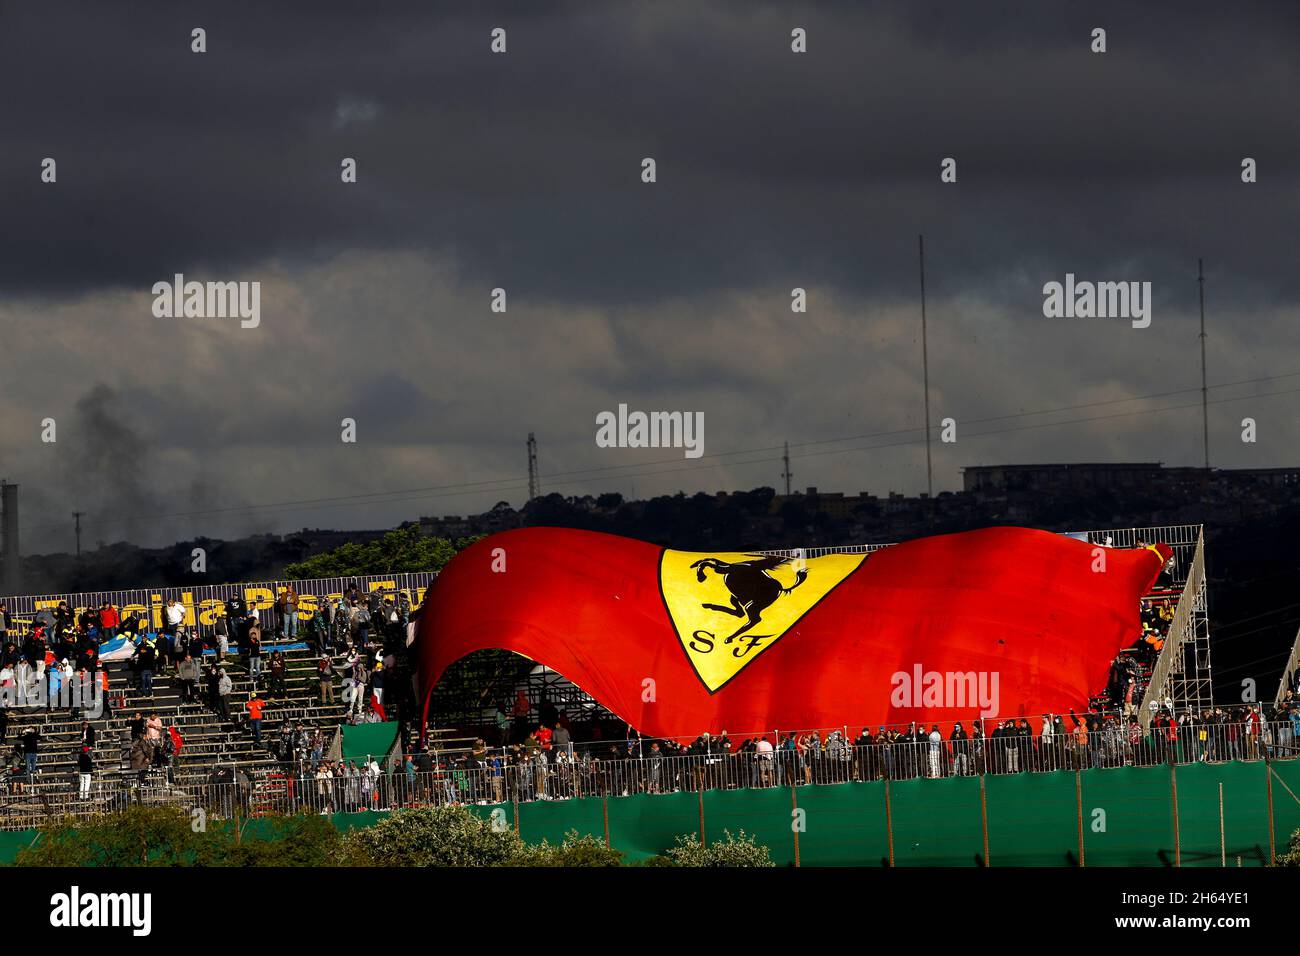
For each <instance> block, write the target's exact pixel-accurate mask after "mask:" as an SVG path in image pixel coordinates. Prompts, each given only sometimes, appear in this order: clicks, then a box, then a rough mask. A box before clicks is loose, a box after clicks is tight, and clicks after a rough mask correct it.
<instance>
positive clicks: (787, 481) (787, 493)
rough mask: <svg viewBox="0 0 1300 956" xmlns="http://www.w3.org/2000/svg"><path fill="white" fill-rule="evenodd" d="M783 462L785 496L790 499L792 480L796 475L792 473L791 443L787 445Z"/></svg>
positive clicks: (782, 475)
mask: <svg viewBox="0 0 1300 956" xmlns="http://www.w3.org/2000/svg"><path fill="white" fill-rule="evenodd" d="M781 460H782V461H783V462H785V469H784V470H783V471H782V472H781V477H782V478H784V479H785V496H786V497H787V498H789V497H790V479H791V478H793V477H794V475H793V474H791V473H790V443H789V442H786V443H785V454H784V455H782V456H781Z"/></svg>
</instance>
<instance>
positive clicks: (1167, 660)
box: [1139, 535, 1209, 727]
mask: <svg viewBox="0 0 1300 956" xmlns="http://www.w3.org/2000/svg"><path fill="white" fill-rule="evenodd" d="M1204 584H1205V538H1204V536H1203V535H1198V536H1197V538H1196V549H1195V552H1194V553H1193V556H1192V560H1191V563H1190V565H1189V566H1188V568H1187V579H1186V583H1185V584H1184V585H1183V590H1182V593H1181V594H1180V595H1179V596H1178V604H1177V606H1176V607H1175V608H1174V619H1173V620H1172V621H1171V622H1170V624H1169V630H1168V631H1166V632H1165V644H1164V647H1163V648H1162V649H1161V651H1160V656H1159V657H1158V658H1157V659H1156V663H1155V667H1153V668H1152V670H1151V679H1150V680H1149V681H1148V682H1147V686H1146V691H1145V692H1144V693H1143V694H1142V706H1141V708H1140V716H1139V719H1140V720H1141V721H1142V726H1143V727H1146V726H1147V725H1148V724H1149V723H1150V722H1151V718H1152V716H1153V715H1154V713H1155V710H1156V708H1157V706H1158V705H1159V703H1160V702H1161V701H1163V700H1164V699H1165V698H1166V697H1168V696H1170V694H1169V689H1170V688H1169V683H1170V677H1171V675H1172V674H1173V673H1175V672H1177V673H1181V672H1182V670H1183V668H1185V667H1186V659H1185V658H1186V654H1187V649H1188V647H1189V645H1190V646H1191V647H1192V648H1193V653H1195V648H1196V638H1197V624H1198V622H1197V620H1196V611H1197V610H1203V609H1204V607H1203V604H1202V598H1203V594H1202V592H1203V587H1204ZM1207 653H1208V652H1207ZM1208 663H1209V662H1208V661H1207V662H1206V666H1207V669H1208ZM1198 666H1199V663H1198ZM1175 703H1181V702H1175Z"/></svg>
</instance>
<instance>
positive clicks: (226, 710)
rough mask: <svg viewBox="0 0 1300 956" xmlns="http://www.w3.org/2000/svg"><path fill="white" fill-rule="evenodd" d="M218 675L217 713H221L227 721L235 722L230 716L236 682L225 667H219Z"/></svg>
mask: <svg viewBox="0 0 1300 956" xmlns="http://www.w3.org/2000/svg"><path fill="white" fill-rule="evenodd" d="M218 670H219V672H220V673H219V675H218V677H217V713H218V714H220V715H221V717H222V719H223V720H225V722H226V723H228V724H229V723H233V720H232V718H231V716H230V692H231V691H232V690H233V689H234V686H235V685H234V684H233V683H232V682H231V680H230V675H229V674H227V673H226V669H225V668H224V667H220V668H218Z"/></svg>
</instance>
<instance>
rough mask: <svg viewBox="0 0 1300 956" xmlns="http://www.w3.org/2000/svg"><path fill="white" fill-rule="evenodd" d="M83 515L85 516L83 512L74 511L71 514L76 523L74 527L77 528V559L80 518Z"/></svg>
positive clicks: (79, 550) (79, 543)
mask: <svg viewBox="0 0 1300 956" xmlns="http://www.w3.org/2000/svg"><path fill="white" fill-rule="evenodd" d="M84 514H85V512H84V511H74V512H72V517H73V518H74V519H75V520H76V523H77V524H76V527H77V557H81V516H82V515H84Z"/></svg>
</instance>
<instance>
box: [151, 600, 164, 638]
mask: <svg viewBox="0 0 1300 956" xmlns="http://www.w3.org/2000/svg"><path fill="white" fill-rule="evenodd" d="M149 599H150V601H152V603H153V613H152V614H151V615H150V617H151V618H152V619H153V626H154V630H156V631H157V630H161V629H162V626H163V622H162V595H161V594H151V595H150V596H149Z"/></svg>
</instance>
